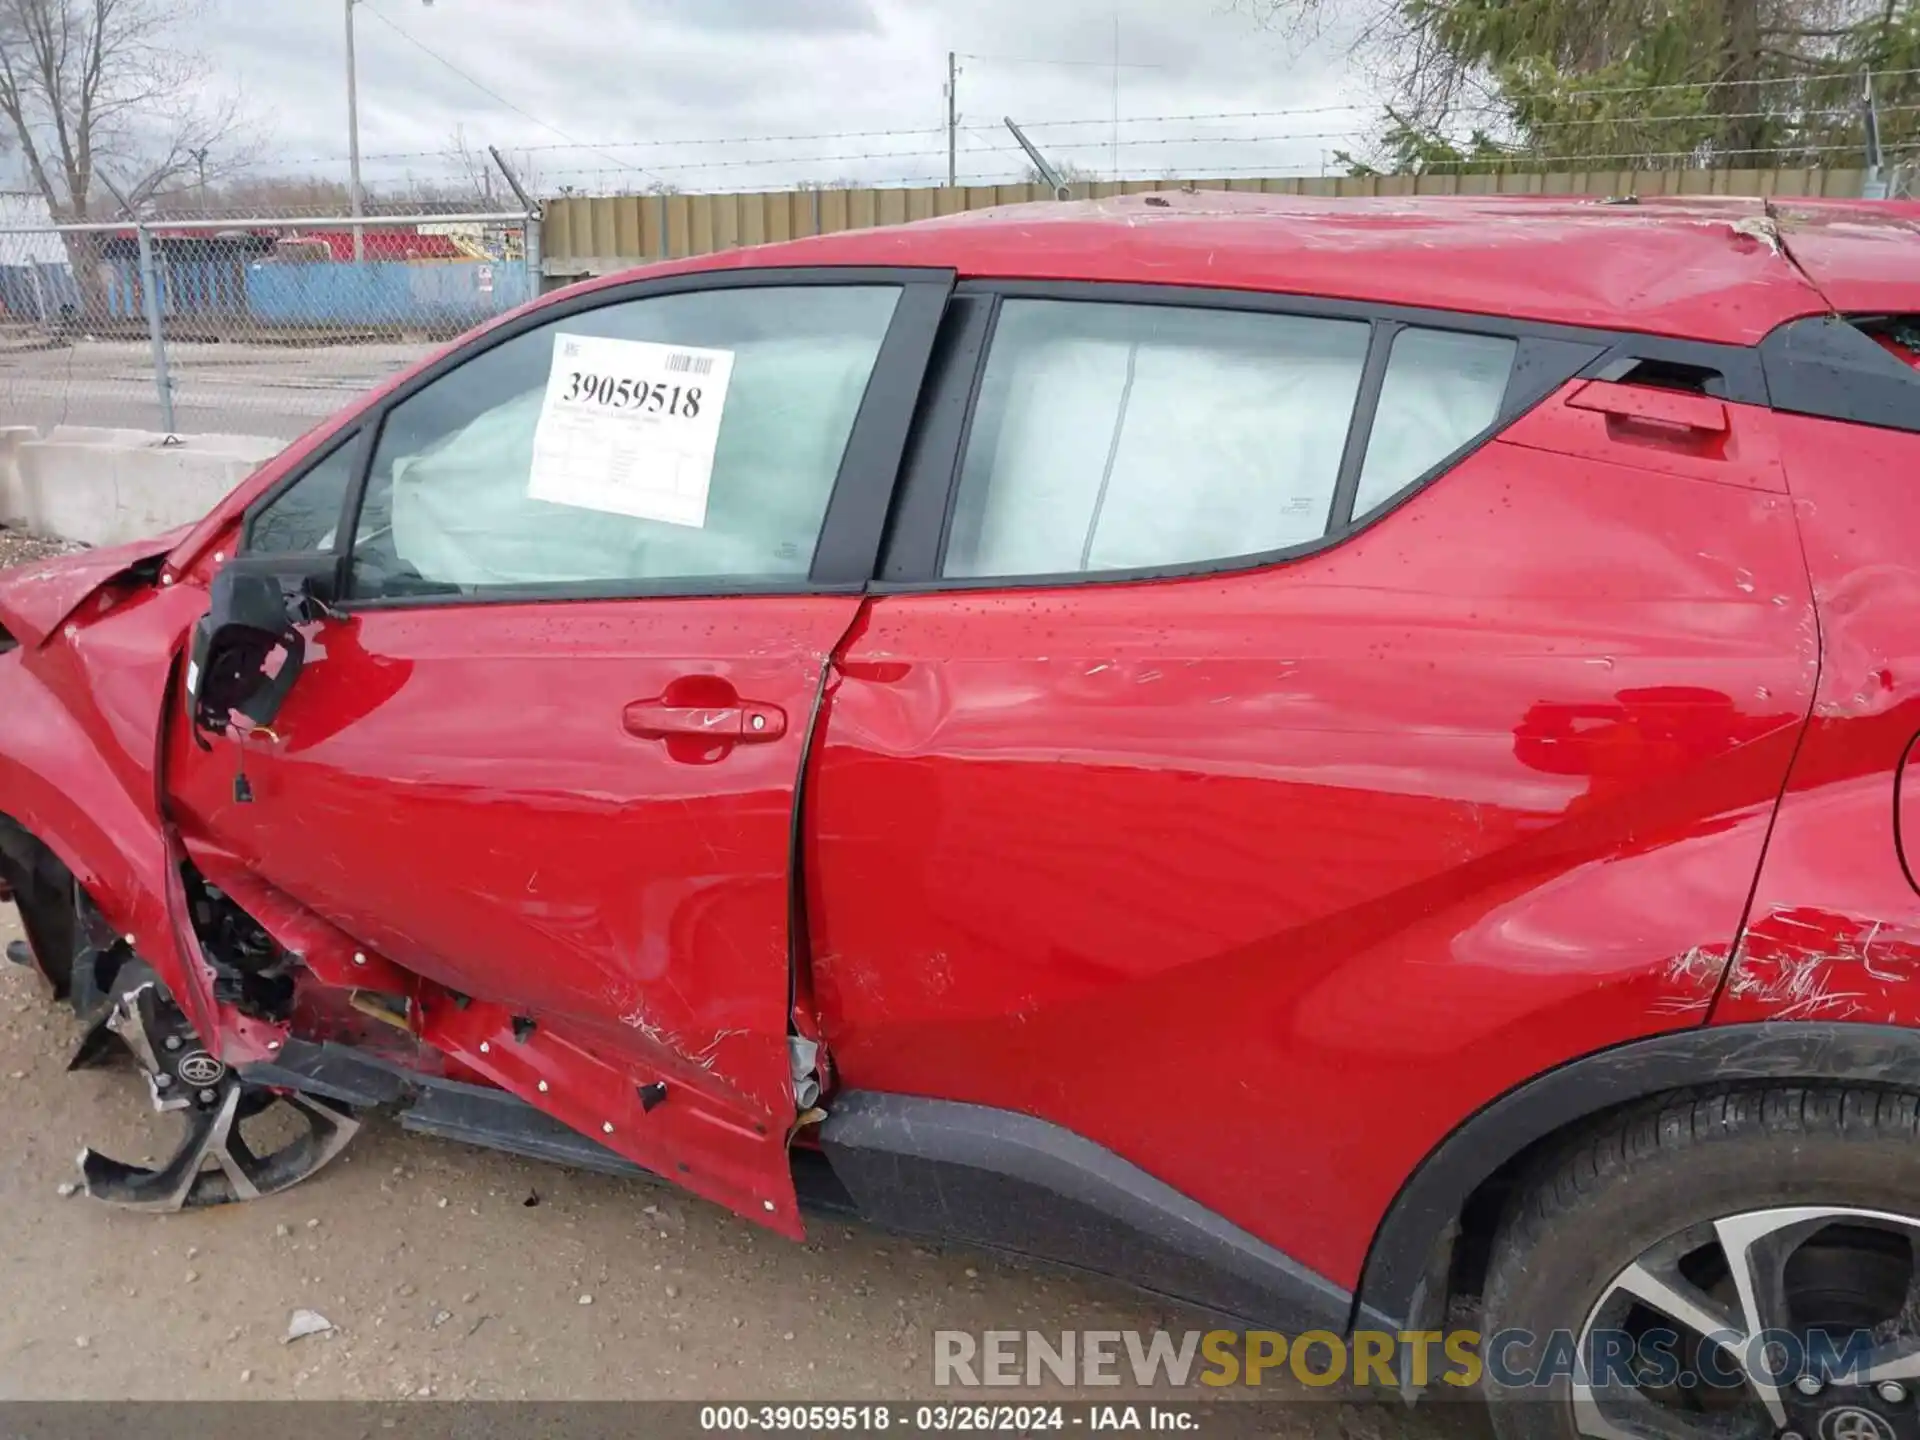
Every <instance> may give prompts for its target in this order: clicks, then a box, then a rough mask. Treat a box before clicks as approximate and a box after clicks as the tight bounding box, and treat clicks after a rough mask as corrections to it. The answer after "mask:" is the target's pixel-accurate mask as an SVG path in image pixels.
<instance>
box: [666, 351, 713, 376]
mask: <svg viewBox="0 0 1920 1440" xmlns="http://www.w3.org/2000/svg"><path fill="white" fill-rule="evenodd" d="M667 371H668V373H669V374H673V375H709V374H711V373H712V372H713V357H712V356H711V355H669V356H667Z"/></svg>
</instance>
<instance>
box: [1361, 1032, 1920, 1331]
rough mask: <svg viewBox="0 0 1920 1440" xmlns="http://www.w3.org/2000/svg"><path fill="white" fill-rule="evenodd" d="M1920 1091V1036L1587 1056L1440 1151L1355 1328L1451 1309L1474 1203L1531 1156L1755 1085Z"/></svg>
mask: <svg viewBox="0 0 1920 1440" xmlns="http://www.w3.org/2000/svg"><path fill="white" fill-rule="evenodd" d="M1795 1080H1801V1081H1840V1082H1852V1083H1859V1084H1872V1085H1878V1086H1884V1087H1888V1088H1894V1089H1920V1031H1916V1030H1908V1029H1903V1028H1901V1027H1899V1026H1894V1025H1858V1024H1820V1023H1814V1022H1807V1021H1790V1022H1777V1021H1776V1022H1762V1023H1759V1024H1752V1025H1725V1026H1716V1027H1709V1028H1706V1029H1700V1030H1683V1031H1679V1032H1676V1033H1673V1034H1668V1035H1659V1036H1655V1037H1653V1038H1651V1039H1647V1040H1635V1041H1630V1042H1628V1043H1626V1044H1623V1045H1617V1046H1614V1047H1612V1048H1610V1049H1607V1050H1602V1051H1598V1052H1596V1053H1594V1054H1591V1055H1587V1056H1583V1057H1581V1058H1580V1059H1578V1060H1572V1061H1569V1062H1568V1063H1566V1064H1564V1065H1562V1066H1560V1067H1559V1068H1558V1069H1555V1070H1550V1071H1548V1072H1547V1073H1546V1074H1544V1075H1539V1076H1536V1077H1535V1078H1533V1079H1531V1080H1528V1081H1526V1082H1524V1083H1523V1084H1521V1085H1519V1086H1517V1087H1515V1088H1514V1089H1512V1090H1509V1091H1507V1093H1506V1094H1504V1095H1502V1096H1500V1097H1499V1098H1498V1099H1496V1100H1493V1101H1491V1102H1490V1103H1488V1104H1487V1105H1485V1106H1484V1107H1482V1108H1481V1109H1480V1110H1479V1111H1478V1112H1476V1113H1475V1114H1474V1115H1472V1116H1470V1117H1469V1118H1468V1119H1467V1120H1465V1121H1463V1122H1462V1123H1461V1124H1460V1125H1459V1126H1457V1127H1456V1128H1455V1129H1454V1130H1453V1132H1452V1133H1451V1134H1449V1135H1448V1136H1447V1137H1446V1138H1445V1139H1444V1140H1442V1141H1441V1142H1440V1143H1439V1144H1438V1145H1437V1146H1435V1147H1434V1149H1433V1150H1432V1151H1430V1152H1429V1153H1428V1155H1427V1157H1426V1159H1425V1160H1423V1161H1422V1162H1421V1164H1420V1165H1419V1167H1418V1168H1417V1169H1416V1170H1415V1171H1414V1172H1413V1174H1412V1175H1411V1176H1410V1177H1409V1178H1408V1179H1407V1180H1406V1182H1405V1183H1404V1184H1403V1185H1402V1186H1401V1188H1400V1193H1399V1194H1398V1195H1397V1196H1395V1197H1394V1201H1393V1204H1392V1205H1391V1206H1389V1207H1388V1209H1387V1213H1386V1216H1385V1218H1383V1219H1382V1220H1381V1222H1380V1225H1379V1228H1378V1229H1377V1230H1376V1231H1375V1232H1374V1238H1373V1244H1372V1246H1371V1247H1370V1249H1369V1250H1368V1254H1367V1262H1366V1267H1365V1269H1364V1270H1363V1271H1362V1273H1361V1280H1360V1290H1359V1293H1358V1295H1357V1296H1356V1297H1355V1304H1356V1309H1355V1312H1354V1313H1355V1317H1356V1323H1357V1318H1358V1317H1360V1316H1362V1315H1364V1316H1365V1317H1366V1318H1367V1322H1368V1324H1370V1325H1372V1324H1381V1325H1384V1326H1385V1327H1387V1328H1393V1329H1400V1328H1405V1327H1406V1326H1408V1325H1409V1324H1412V1323H1416V1322H1417V1321H1418V1320H1419V1318H1420V1316H1421V1315H1422V1314H1432V1313H1434V1307H1435V1306H1436V1305H1438V1306H1440V1307H1444V1305H1445V1302H1446V1297H1445V1296H1444V1295H1439V1294H1436V1293H1435V1284H1436V1281H1440V1282H1444V1278H1445V1277H1444V1274H1440V1273H1437V1272H1438V1267H1437V1265H1436V1255H1440V1256H1441V1257H1442V1258H1444V1253H1445V1250H1446V1249H1447V1247H1448V1246H1449V1245H1450V1243H1451V1240H1452V1238H1453V1236H1454V1235H1455V1234H1456V1233H1457V1232H1458V1227H1459V1221H1460V1217H1461V1214H1462V1211H1463V1209H1464V1207H1465V1206H1466V1203H1467V1200H1468V1198H1469V1197H1470V1196H1471V1195H1472V1194H1473V1193H1474V1191H1475V1190H1477V1189H1478V1188H1479V1187H1480V1186H1481V1184H1482V1183H1483V1182H1485V1181H1486V1180H1487V1179H1488V1178H1489V1177H1490V1176H1492V1175H1494V1174H1495V1173H1496V1172H1497V1171H1498V1170H1500V1168H1501V1167H1502V1166H1504V1165H1506V1164H1507V1163H1508V1162H1509V1161H1511V1160H1513V1159H1514V1158H1516V1157H1517V1156H1519V1155H1520V1154H1521V1153H1522V1152H1523V1151H1525V1150H1526V1149H1527V1148H1528V1147H1529V1146H1532V1145H1534V1144H1537V1143H1539V1142H1540V1141H1543V1140H1548V1139H1550V1138H1551V1137H1552V1136H1554V1135H1556V1134H1558V1133H1560V1132H1563V1131H1566V1130H1568V1129H1569V1128H1571V1127H1575V1126H1578V1125H1579V1124H1580V1123H1581V1122H1583V1121H1587V1120H1591V1119H1593V1118H1594V1117H1596V1116H1598V1115H1601V1114H1603V1113H1605V1112H1607V1111H1610V1110H1614V1109H1617V1108H1618V1107H1620V1106H1622V1105H1628V1104H1632V1103H1633V1102H1635V1101H1638V1100H1646V1099H1649V1098H1651V1097H1653V1096H1655V1095H1659V1094H1662V1093H1664V1092H1667V1091H1673V1090H1684V1089H1690V1088H1697V1087H1701V1086H1708V1085H1727V1084H1741V1083H1748V1082H1755V1081H1795Z"/></svg>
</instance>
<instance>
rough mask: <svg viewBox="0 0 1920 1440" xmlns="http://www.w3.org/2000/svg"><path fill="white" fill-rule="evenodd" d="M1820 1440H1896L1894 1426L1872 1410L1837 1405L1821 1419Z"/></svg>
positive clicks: (1855, 1406)
mask: <svg viewBox="0 0 1920 1440" xmlns="http://www.w3.org/2000/svg"><path fill="white" fill-rule="evenodd" d="M1820 1440H1894V1434H1893V1426H1892V1425H1891V1424H1890V1423H1889V1422H1887V1421H1886V1420H1883V1419H1881V1418H1880V1417H1879V1416H1878V1415H1876V1414H1874V1413H1873V1412H1872V1411H1871V1410H1862V1409H1861V1408H1860V1407H1859V1406H1857V1405H1836V1406H1835V1407H1834V1408H1833V1409H1831V1410H1829V1411H1827V1413H1826V1414H1824V1415H1822V1416H1821V1417H1820Z"/></svg>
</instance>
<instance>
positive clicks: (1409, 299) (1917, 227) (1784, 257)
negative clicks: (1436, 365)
mask: <svg viewBox="0 0 1920 1440" xmlns="http://www.w3.org/2000/svg"><path fill="white" fill-rule="evenodd" d="M1802 235H1805V236H1807V237H1808V244H1809V251H1810V253H1809V256H1808V257H1806V259H1805V260H1804V261H1802V263H1804V264H1805V266H1806V268H1805V269H1803V268H1802V266H1801V264H1797V263H1796V261H1801V260H1802V257H1800V255H1799V253H1798V240H1799V238H1800V237H1801V236H1802ZM1783 236H1785V237H1786V238H1787V240H1788V245H1786V246H1783V244H1782V238H1783ZM1863 236H1864V237H1865V238H1863ZM1788 246H1791V247H1792V248H1791V249H1789V248H1788ZM787 265H796V266H797V265H865V266H890V265H899V266H935V267H939V268H942V269H952V270H954V271H957V272H958V273H959V274H960V275H962V276H964V277H974V278H988V277H997V278H1015V279H1028V280H1083V281H1108V282H1116V283H1135V284H1173V285H1196V286H1217V287H1224V288H1232V289H1243V290H1258V291H1268V292H1275V293H1284V294H1299V295H1319V296H1332V297H1336V298H1341V299H1349V300H1359V301H1372V302H1376V303H1382V304H1394V305H1409V306H1419V307H1426V308H1432V309H1440V310H1456V311H1466V312H1473V313H1480V314H1496V315H1509V316H1514V317H1518V318H1523V319H1528V320H1535V321H1542V322H1548V323H1556V324H1565V325H1577V326H1597V327H1604V328H1607V329H1616V330H1617V329H1627V330H1639V331H1646V332H1650V333H1653V334H1661V335H1673V336H1681V337H1687V338H1693V339H1700V340H1711V341H1719V342H1724V343H1731V344H1752V343H1754V342H1756V341H1758V340H1759V339H1761V338H1762V337H1763V336H1764V335H1766V334H1767V333H1768V332H1769V331H1770V330H1772V329H1773V328H1774V327H1775V326H1777V325H1779V324H1781V323H1782V322H1784V321H1787V320H1791V319H1794V318H1796V317H1799V316H1803V315H1809V314H1817V313H1821V312H1824V311H1826V310H1828V309H1830V308H1833V307H1834V306H1839V307H1840V308H1844V309H1853V310H1857V309H1889V308H1906V307H1907V304H1908V301H1907V300H1902V299H1899V298H1896V297H1898V296H1902V295H1904V296H1907V297H1910V299H1911V304H1912V307H1913V308H1916V309H1920V280H1916V279H1915V277H1916V276H1920V205H1912V204H1905V203H1890V202H1877V203H1876V204H1874V205H1873V207H1872V208H1871V209H1869V202H1855V203H1852V204H1848V203H1845V202H1820V201H1794V202H1790V203H1785V202H1783V203H1782V204H1781V205H1779V206H1777V207H1771V208H1770V204H1769V202H1768V201H1765V200H1761V199H1757V198H1756V199H1746V198H1738V197H1714V196H1674V197H1660V198H1648V199H1645V200H1638V201H1633V202H1628V203H1620V202H1609V201H1604V200H1593V199H1582V198H1575V197H1553V196H1525V195H1486V196H1407V197H1384V196H1383V197H1369V198H1364V199H1331V198H1324V199H1323V198H1318V197H1309V196H1297V195H1266V194H1257V193H1242V192H1228V191H1211V190H1197V191H1188V190H1174V191H1165V192H1160V193H1157V194H1152V195H1130V196H1125V197H1115V198H1113V199H1106V200H1088V201H1068V202H1041V203H1038V204H1026V205H1011V206H1003V207H999V208H995V209H987V210H975V211H966V212H962V213H960V214H956V215H949V216H943V217H940V218H938V219H933V220H922V221H918V222H916V223H914V224H909V225H898V226H890V227H885V228H880V229H870V230H852V231H843V232H839V233H836V234H832V235H823V236H816V237H812V238H809V239H805V240H793V241H784V242H780V243H776V244H772V245H762V246H755V247H752V248H750V249H743V250H730V251H725V252H722V253H720V254H717V255H706V256H700V257H697V258H694V259H689V260H680V261H669V262H666V263H664V264H661V265H655V266H650V267H646V268H645V269H642V270H638V271H634V272H629V273H628V274H626V275H622V276H617V277H608V280H607V281H605V282H601V283H618V282H619V281H622V280H628V279H634V278H640V277H644V276H649V275H660V274H670V273H676V272H686V271H696V270H708V269H715V268H730V267H735V266H787ZM1903 267H1904V271H1903ZM1823 289H1824V290H1826V291H1827V292H1828V293H1827V294H1823V293H1822V292H1823ZM1883 292H1884V293H1883ZM1876 295H1878V296H1881V297H1882V298H1878V299H1874V298H1869V297H1871V296H1876ZM1843 296H1844V297H1845V298H1844V299H1843V298H1842V297H1843Z"/></svg>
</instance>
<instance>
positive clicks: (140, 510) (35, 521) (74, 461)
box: [0, 425, 283, 545]
mask: <svg viewBox="0 0 1920 1440" xmlns="http://www.w3.org/2000/svg"><path fill="white" fill-rule="evenodd" d="M282 448H283V446H282V442H281V441H278V440H273V439H268V438H264V437H260V436H251V435H247V436H237V435H223V436H197V435H188V436H179V437H173V438H171V439H170V438H169V437H167V436H164V435H156V434H151V433H149V432H147V431H142V430H101V429H95V428H91V427H86V426H64V425H63V426H58V427H56V428H55V429H54V430H52V431H51V432H49V433H48V434H47V435H46V436H44V437H40V436H37V435H36V436H33V437H31V438H26V439H21V440H18V441H16V442H15V443H14V446H13V454H14V456H15V468H16V470H17V472H18V476H19V489H20V491H21V495H22V499H21V501H20V504H19V508H20V509H22V510H23V511H24V512H25V513H24V514H23V515H22V517H21V520H20V521H19V522H17V523H23V524H24V525H25V527H26V528H28V529H31V530H35V531H37V532H39V533H40V534H43V535H51V536H55V537H57V538H59V539H62V540H79V541H82V542H84V543H86V544H88V545H118V544H121V543H123V542H125V541H128V540H139V539H143V538H145V537H146V536H149V535H155V534H158V533H159V532H161V531H163V530H171V529H172V528H174V527H175V526H177V525H183V524H186V523H189V522H191V521H194V520H198V519H199V518H200V517H201V516H202V515H204V514H206V513H207V511H209V510H211V509H212V508H213V507H214V506H215V505H216V504H218V503H219V502H220V501H221V500H222V499H223V498H224V497H225V496H226V495H227V494H228V493H229V492H230V491H231V490H232V489H233V488H234V486H236V485H238V484H239V483H240V482H241V481H242V480H244V479H246V478H247V476H248V475H250V474H252V473H253V471H254V470H255V469H256V468H257V467H258V466H259V464H260V463H261V462H262V461H264V460H267V459H270V458H272V457H273V456H274V455H276V454H277V453H279V451H280V450H281V449H282ZM4 453H5V452H4V450H3V449H0V455H4ZM5 463H6V462H5V460H4V459H0V493H4V489H5V474H6V471H5V468H4V467H5Z"/></svg>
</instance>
